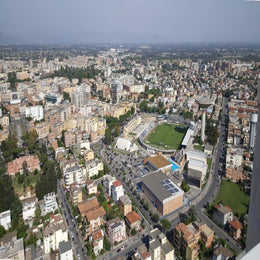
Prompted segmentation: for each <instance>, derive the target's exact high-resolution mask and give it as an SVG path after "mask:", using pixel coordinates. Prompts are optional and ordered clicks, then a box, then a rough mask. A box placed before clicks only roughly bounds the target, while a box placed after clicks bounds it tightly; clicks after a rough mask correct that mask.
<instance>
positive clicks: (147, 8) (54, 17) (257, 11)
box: [0, 0, 260, 43]
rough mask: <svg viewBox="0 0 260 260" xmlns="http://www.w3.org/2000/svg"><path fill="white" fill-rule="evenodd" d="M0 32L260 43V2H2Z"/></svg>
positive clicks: (52, 38) (51, 38) (55, 37)
mask: <svg viewBox="0 0 260 260" xmlns="http://www.w3.org/2000/svg"><path fill="white" fill-rule="evenodd" d="M0 33H2V34H4V35H13V36H19V37H21V38H22V39H25V40H27V41H44V42H50V43H51V42H61V43H62V42H67V43H88V42H121V43H124V42H156V43H157V42H167V43H170V42H227V41H228V42H260V0H259V1H244V0H91V1H89V0H44V1H40V0H1V1H0ZM0 37H3V35H2V36H1V35H0Z"/></svg>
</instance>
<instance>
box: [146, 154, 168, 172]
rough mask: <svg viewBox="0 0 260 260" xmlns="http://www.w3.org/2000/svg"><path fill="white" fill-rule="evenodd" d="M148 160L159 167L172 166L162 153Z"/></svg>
mask: <svg viewBox="0 0 260 260" xmlns="http://www.w3.org/2000/svg"><path fill="white" fill-rule="evenodd" d="M148 162H150V163H151V164H153V165H154V166H155V167H156V168H157V169H160V168H163V167H166V166H171V163H170V162H169V161H168V160H167V159H166V158H165V157H164V156H162V155H156V156H152V157H149V159H148Z"/></svg>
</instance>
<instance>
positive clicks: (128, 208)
mask: <svg viewBox="0 0 260 260" xmlns="http://www.w3.org/2000/svg"><path fill="white" fill-rule="evenodd" d="M118 206H119V209H120V211H121V213H122V214H123V215H124V216H126V215H127V214H128V213H129V212H132V201H131V200H130V198H129V197H128V195H127V194H126V195H123V196H121V197H120V198H119V202H118Z"/></svg>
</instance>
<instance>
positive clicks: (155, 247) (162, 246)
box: [149, 228, 174, 260]
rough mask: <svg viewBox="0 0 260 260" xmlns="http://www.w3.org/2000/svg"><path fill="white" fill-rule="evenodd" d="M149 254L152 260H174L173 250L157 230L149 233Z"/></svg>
mask: <svg viewBox="0 0 260 260" xmlns="http://www.w3.org/2000/svg"><path fill="white" fill-rule="evenodd" d="M149 253H150V254H151V256H152V259H154V260H174V249H173V247H172V246H171V244H170V243H169V241H168V240H167V238H166V236H165V235H164V234H163V233H162V232H161V231H160V230H159V229H158V228H156V229H153V230H151V231H150V240H149Z"/></svg>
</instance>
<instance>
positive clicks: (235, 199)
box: [214, 181, 249, 217]
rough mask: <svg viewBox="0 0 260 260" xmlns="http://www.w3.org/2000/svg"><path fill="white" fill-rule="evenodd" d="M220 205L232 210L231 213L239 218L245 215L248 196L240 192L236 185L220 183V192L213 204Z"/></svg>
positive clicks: (226, 182) (227, 182)
mask: <svg viewBox="0 0 260 260" xmlns="http://www.w3.org/2000/svg"><path fill="white" fill-rule="evenodd" d="M219 203H222V204H223V205H225V206H228V207H230V208H231V209H232V211H233V213H234V214H236V215H237V216H239V217H240V216H241V215H243V214H245V213H247V210H248V205H249V195H247V194H246V193H244V192H243V191H241V190H240V187H239V185H238V184H236V183H233V182H229V181H222V184H221V187H220V191H219V193H218V196H217V198H216V199H215V201H214V204H219Z"/></svg>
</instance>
